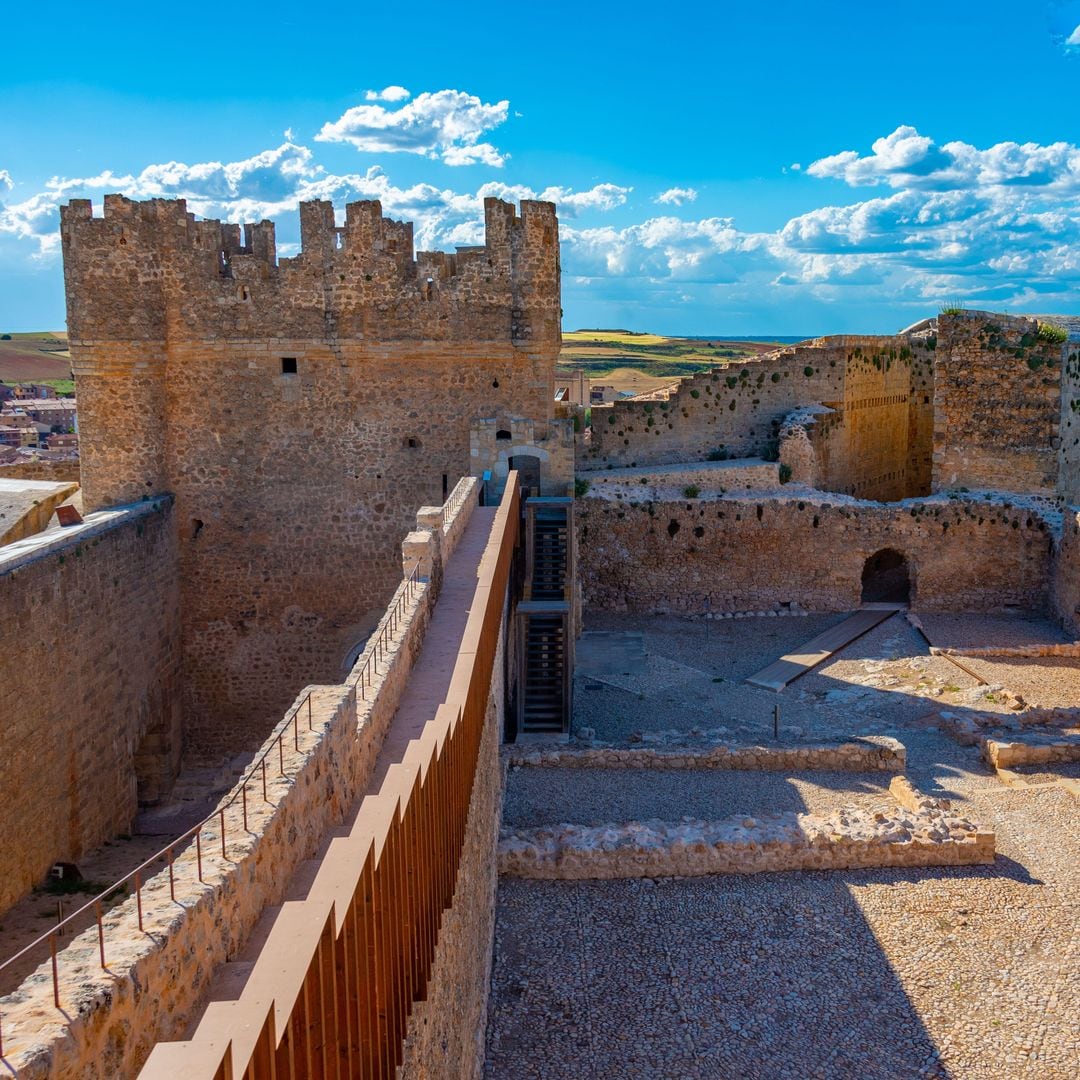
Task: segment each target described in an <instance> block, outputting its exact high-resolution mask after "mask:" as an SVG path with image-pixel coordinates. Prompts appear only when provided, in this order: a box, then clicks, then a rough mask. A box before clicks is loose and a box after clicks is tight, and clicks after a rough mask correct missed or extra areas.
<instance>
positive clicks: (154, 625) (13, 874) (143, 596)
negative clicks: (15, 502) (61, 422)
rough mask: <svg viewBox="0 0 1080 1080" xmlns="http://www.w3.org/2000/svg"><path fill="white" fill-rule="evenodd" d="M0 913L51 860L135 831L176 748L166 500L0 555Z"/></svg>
mask: <svg viewBox="0 0 1080 1080" xmlns="http://www.w3.org/2000/svg"><path fill="white" fill-rule="evenodd" d="M0 596H2V598H3V614H2V618H3V625H4V634H3V637H4V643H5V647H4V648H3V649H0V714H2V715H3V716H4V718H5V719H4V725H3V731H2V734H0V740H2V748H3V752H2V754H0V790H2V791H3V792H4V796H3V827H4V837H5V839H4V844H3V845H2V848H0V911H5V910H7V908H8V907H10V906H11V905H12V904H13V903H15V902H16V901H17V900H18V899H20V897H21V896H23V895H24V894H25V893H26V892H27V891H29V889H30V888H31V887H32V886H33V885H36V884H37V883H38V882H39V881H40V880H41V879H42V878H43V877H44V875H45V874H46V872H47V871H48V869H49V867H50V866H51V865H52V863H53V862H55V861H56V860H58V859H60V860H65V861H71V862H76V863H77V862H78V861H79V859H80V857H81V856H82V855H83V854H84V853H85V852H87V851H90V850H92V849H93V848H95V847H97V846H98V845H99V844H101V843H102V842H103V841H105V840H109V839H112V838H113V837H115V836H116V835H117V834H118V833H124V832H128V831H130V828H131V823H132V820H133V819H134V817H135V813H136V810H137V807H138V803H139V801H140V800H142V801H144V802H153V801H154V800H156V799H157V798H158V797H160V796H161V795H162V794H163V793H164V792H166V791H167V790H168V787H169V785H170V784H171V782H172V779H173V777H174V775H175V770H176V767H177V763H178V760H179V753H180V727H179V721H180V711H179V705H180V687H179V669H180V616H179V609H178V604H179V588H178V583H177V558H176V533H175V523H174V520H173V510H172V505H171V500H169V499H167V498H160V499H155V500H153V501H151V502H147V503H143V504H140V505H137V506H132V507H126V508H120V509H117V510H114V511H109V512H104V513H97V514H89V515H87V517H86V520H85V521H84V523H83V524H82V525H77V526H72V527H70V528H68V529H65V530H63V531H61V532H57V531H52V532H48V533H39V534H37V535H35V536H31V537H29V538H27V539H24V540H21V541H17V542H15V543H13V544H10V545H8V546H7V547H5V548H4V549H3V551H0Z"/></svg>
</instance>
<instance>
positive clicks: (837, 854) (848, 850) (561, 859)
mask: <svg viewBox="0 0 1080 1080" xmlns="http://www.w3.org/2000/svg"><path fill="white" fill-rule="evenodd" d="M927 802H929V803H933V807H930V806H927V807H925V808H923V807H922V805H921V803H920V809H919V810H917V811H912V810H908V809H902V808H894V809H891V810H886V809H882V810H878V811H864V810H855V809H846V810H838V811H835V812H834V813H832V814H829V815H828V816H821V815H816V814H775V815H772V816H769V817H762V818H729V819H727V820H724V821H693V820H690V819H684V820H683V821H681V822H663V821H645V822H631V823H630V824H627V825H600V826H595V827H587V826H582V825H559V826H557V827H555V828H541V829H518V830H504V831H503V834H502V838H501V840H500V842H499V872H500V873H501V874H506V875H508V876H511V877H524V878H547V879H557V880H581V879H588V878H642V877H649V878H655V877H676V876H678V877H695V876H700V875H704V874H759V873H768V872H777V871H785V870H844V869H854V868H857V867H871V866H964V865H971V864H973V863H991V862H993V861H994V834H993V833H992V832H988V831H985V830H983V829H981V828H979V827H978V826H977V825H974V824H973V823H972V822H970V821H968V820H967V819H965V818H962V817H958V816H956V815H954V814H953V813H952V811H951V810H950V809H945V808H940V809H939V808H937V806H938V805H939V804H936V803H934V801H933V800H927ZM945 805H947V804H945Z"/></svg>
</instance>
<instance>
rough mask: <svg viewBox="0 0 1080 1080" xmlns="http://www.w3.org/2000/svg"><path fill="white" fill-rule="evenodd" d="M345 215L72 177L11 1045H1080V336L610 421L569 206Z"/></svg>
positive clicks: (889, 1068) (868, 1056)
mask: <svg viewBox="0 0 1080 1080" xmlns="http://www.w3.org/2000/svg"><path fill="white" fill-rule="evenodd" d="M339 220H342V219H341V218H339V217H338V216H337V215H336V212H335V210H334V208H333V206H332V205H331V204H330V203H328V202H312V203H305V204H302V205H301V207H300V224H301V248H300V251H299V253H298V254H296V255H295V256H293V257H289V258H280V259H279V258H278V257H277V254H276V247H275V233H274V225H273V223H271V222H268V221H264V222H261V223H257V224H252V225H245V226H242V227H241V226H239V225H232V224H223V223H221V222H218V221H200V220H196V218H195V216H194V215H193V214H190V213H188V211H187V209H186V206H185V204H184V202H182V201H168V200H150V201H147V202H133V201H130V200H128V199H126V198H122V197H120V196H107V197H106V199H105V206H104V214H103V216H94V214H93V212H92V210H91V205H90V203H89V202H88V201H85V200H76V201H73V202H72V203H70V204H69V205H68V206H67V207H65V208H63V213H62V243H63V252H64V271H65V279H66V286H67V300H68V326H69V337H70V346H71V354H72V358H73V363H74V368H75V375H76V381H77V389H78V401H79V411H78V416H79V426H80V431H81V436H82V440H81V447H82V451H81V452H82V457H81V493H80V494H79V495H78V496H76V498H81V500H82V503H81V508H82V511H83V513H84V515H85V516H84V517H81V516H80V514H79V512H78V508H77V507H76V506H74V505H71V504H69V505H61V502H62V500H68V499H69V497H70V493H71V488H72V487H74V485H73V484H69V485H61V484H53V485H48V484H44V483H41V482H38V483H37V487H36V488H35V491H34V492H30V493H29V494H28V493H27V491H22V492H20V493H19V497H20V498H22V499H23V501H24V503H25V504H26V505H28V506H32V508H33V515H32V516H33V518H34V522H36V525H35V524H33V523H31V524H26V523H25V522H24V520H23V519H22V518H20V520H19V521H18V522H17V523H16V526H17V527H16V528H13V529H12V530H11V533H10V535H11V536H13V537H17V539H15V540H14V541H13V542H8V543H5V544H3V545H0V617H2V618H3V624H4V626H5V629H6V630H10V631H11V637H12V640H14V641H16V642H17V647H16V648H15V649H13V650H10V651H8V652H5V653H2V654H0V664H2V665H3V666H2V668H0V711H2V712H3V714H4V715H5V716H6V717H7V718H8V722H7V723H6V724H5V725H4V727H3V730H2V732H0V750H2V751H3V753H0V790H3V791H4V793H5V798H4V800H3V802H2V809H0V827H3V828H4V832H3V839H4V843H3V844H2V845H0V915H3V916H4V920H3V922H4V923H5V924H6V926H0V1061H2V1062H3V1063H4V1064H5V1065H6V1066H7V1067H8V1068H9V1069H10V1070H12V1071H13V1072H14V1073H15V1074H16V1075H17V1076H19V1077H20V1078H22V1080H56V1078H58V1077H77V1078H80V1080H114V1078H116V1077H124V1078H126V1077H135V1076H141V1077H143V1078H144V1080H176V1078H178V1077H183V1078H184V1080H226V1078H229V1077H241V1076H243V1077H245V1078H248V1080H275V1078H281V1077H297V1078H300V1077H304V1078H306V1077H312V1078H314V1077H336V1078H339V1080H344V1078H346V1077H358V1078H365V1080H366V1078H377V1080H390V1078H392V1077H399V1076H400V1077H403V1078H410V1080H413V1078H415V1080H420V1078H439V1080H442V1078H447V1080H459V1078H460V1080H479V1078H480V1077H482V1076H484V1077H487V1078H488V1080H516V1078H517V1077H526V1076H527V1077H530V1078H532V1077H543V1078H548V1077H552V1076H568V1077H574V1078H575V1080H576V1078H577V1077H583V1076H617V1075H624V1074H626V1073H627V1070H629V1071H630V1072H632V1073H633V1074H634V1075H642V1076H649V1077H652V1076H657V1077H660V1076H663V1077H668V1076H682V1075H686V1076H710V1077H711V1076H756V1075H762V1076H803V1075H806V1076H811V1075H813V1076H818V1075H820V1076H851V1077H858V1078H859V1080H865V1078H870V1077H879V1076H880V1077H882V1078H883V1080H892V1078H894V1077H899V1076H914V1075H921V1076H928V1077H945V1076H955V1077H956V1078H957V1080H960V1078H962V1077H964V1076H967V1075H971V1076H985V1075H994V1076H997V1075H1003V1076H1004V1075H1008V1076H1009V1077H1012V1076H1014V1075H1015V1076H1018V1077H1025V1078H1026V1077H1027V1076H1029V1075H1030V1076H1032V1077H1035V1076H1037V1077H1038V1078H1039V1080H1043V1077H1059V1076H1060V1077H1062V1078H1064V1077H1066V1076H1069V1077H1071V1076H1072V1075H1073V1072H1074V1071H1075V1070H1074V1069H1071V1070H1070V1064H1071V1063H1072V1061H1073V1059H1074V1058H1075V1053H1074V1050H1075V1019H1074V1018H1075V1015H1076V1011H1075V1009H1072V1008H1071V1007H1070V1002H1069V1001H1068V1000H1067V992H1066V991H1067V990H1068V988H1069V986H1071V982H1070V981H1069V980H1073V975H1074V973H1075V972H1074V969H1072V970H1071V969H1069V967H1068V963H1069V956H1070V955H1071V954H1070V953H1069V949H1070V947H1071V945H1072V941H1071V938H1070V936H1069V935H1070V933H1071V929H1072V928H1071V926H1070V925H1068V920H1067V919H1065V918H1064V916H1063V915H1062V914H1061V912H1063V911H1064V910H1065V908H1064V907H1062V903H1063V901H1062V899H1061V898H1063V897H1066V896H1072V895H1075V893H1076V890H1077V889H1078V888H1080V879H1078V878H1077V873H1078V870H1077V868H1078V867H1080V848H1078V847H1077V841H1076V836H1077V835H1078V834H1077V833H1076V830H1075V829H1071V828H1070V827H1069V826H1068V821H1069V820H1073V815H1074V814H1075V805H1074V801H1073V800H1075V797H1076V795H1077V793H1078V792H1080V788H1078V787H1077V782H1076V780H1075V779H1072V778H1071V775H1070V774H1069V773H1068V770H1070V769H1075V767H1076V765H1077V763H1078V762H1080V641H1077V640H1075V638H1076V637H1077V636H1078V635H1080V319H1072V318H1069V317H1060V316H1055V317H1046V316H1043V317H1038V316H1031V317H1021V316H1011V315H1000V314H995V313H990V312H984V311H965V310H957V309H953V310H946V311H943V312H941V313H940V315H939V316H938V317H937V318H932V319H926V320H923V321H922V322H920V323H917V324H916V325H914V326H911V327H909V328H907V329H906V330H903V331H900V332H899V333H897V334H891V335H887V336H871V335H841V336H830V337H820V338H815V339H811V340H807V341H804V342H801V343H799V344H797V345H792V346H789V347H781V348H777V349H775V350H773V351H771V352H768V353H764V354H763V355H760V356H758V357H756V358H753V359H750V358H747V359H745V360H741V359H737V360H735V361H734V362H732V363H729V364H725V365H722V366H717V367H715V368H713V369H711V370H708V371H703V372H701V373H699V374H695V375H693V376H691V377H688V378H686V379H682V380H680V381H679V382H678V383H676V384H673V385H671V386H668V387H664V388H662V389H660V390H657V391H654V392H651V393H647V394H641V395H638V396H635V397H630V398H627V399H624V400H618V401H615V402H614V403H612V404H607V405H603V404H597V405H596V406H594V407H593V408H592V409H591V413H589V412H587V410H586V409H585V408H584V407H583V406H581V407H577V406H570V405H568V404H567V403H565V401H564V400H563V398H564V396H565V395H564V394H563V393H561V392H560V388H559V387H558V385H557V381H556V380H557V371H556V364H557V361H558V358H559V350H560V340H561V330H560V326H561V309H560V268H559V241H558V222H557V219H556V215H555V208H554V206H553V205H551V204H549V203H543V202H529V201H526V202H523V203H522V204H521V205H520V208H517V209H515V207H514V206H512V205H510V204H508V203H505V202H501V201H499V200H497V199H488V200H486V201H485V204H484V223H485V243H484V245H483V246H476V247H466V248H459V249H458V250H457V251H456V252H455V253H452V254H450V253H439V252H414V250H413V232H412V226H411V225H408V224H405V223H402V222H397V221H392V220H389V219H386V218H384V217H383V215H382V212H381V208H380V206H379V204H378V203H377V202H357V203H352V204H350V205H348V206H347V207H346V208H345V210H344V218H343V224H338V222H339ZM47 478H48V477H45V478H43V479H47ZM53 478H54V479H58V477H53ZM5 483H7V484H8V485H9V487H8V488H4V490H5V491H7V490H11V489H12V488H11V485H14V484H15V483H16V482H15V481H14V480H9V481H5ZM2 486H3V485H0V487H2ZM46 489H48V491H49V492H50V493H51V494H49V496H48V498H49V499H50V500H52V501H50V502H48V504H47V506H43V505H42V504H41V502H40V501H39V500H40V498H43V497H44V496H41V495H40V491H44V490H46ZM35 492H38V494H35ZM54 504H55V505H58V506H59V507H60V510H61V511H64V515H63V519H62V524H61V519H58V522H57V524H56V525H49V527H47V528H44V529H43V530H41V531H37V530H39V529H40V528H41V525H42V524H43V523H44V522H45V521H48V520H49V514H50V513H51V511H52V507H53V505H54ZM5 505H6V506H8V507H10V506H11V505H14V504H13V503H8V504H5ZM4 512H5V511H4V507H0V516H2V515H3V514H4ZM27 520H29V516H28V517H27ZM736 620H738V621H736ZM909 768H910V770H911V778H909V777H908V776H907V775H905V774H906V771H907V770H908V769H909ZM1036 768H1037V769H1039V770H1045V771H1040V772H1038V773H1031V772H1028V773H1023V772H1020V771H1015V770H1022V769H1029V770H1030V769H1036ZM28 778H29V779H28ZM913 779H914V780H916V781H917V782H918V783H919V784H920V785H921V786H923V787H925V788H926V789H927V790H919V788H916V786H915V784H914V783H913ZM1029 781H1030V783H1029ZM954 800H955V801H954ZM129 845H130V846H129ZM74 863H78V864H79V866H74V865H72V864H74ZM80 867H81V869H82V871H84V880H81V881H80V880H79V877H78V875H79V872H80ZM958 868H962V872H958ZM808 870H809V871H813V872H814V873H812V874H810V875H807V876H800V875H801V874H802V872H803V871H808ZM832 870H841V871H845V876H844V877H843V878H838V877H836V876H835V875H830V874H828V873H825V871H832ZM775 871H786V873H785V874H783V875H780V876H779V877H777V875H776V874H775V873H774V872H775ZM541 879H543V880H541ZM732 882H737V884H732ZM106 883H108V885H107V886H106ZM70 887H74V888H75V889H76V891H78V890H79V889H80V888H81V889H82V890H83V892H84V895H80V896H78V897H77V898H75V899H73V900H69V899H68V897H69V893H70ZM1048 897H1049V899H1048ZM65 903H68V905H69V906H68V907H66V908H65V907H64V904H65ZM1065 907H1067V904H1066V905H1065ZM27 926H29V927H30V929H29V930H28V929H27ZM969 927H970V929H968V928H969ZM1010 972H1016V973H1019V975H1018V977H1017V978H1016V979H1015V980H1013V979H1011V977H1009V976H1010ZM1073 981H1075V980H1073ZM943 987H949V990H948V993H944V992H943V991H942V988H943ZM991 990H992V992H989V991H991ZM1070 1025H1071V1026H1070ZM1006 1038H1007V1039H1008V1040H1009V1045H1010V1046H1012V1047H1014V1048H1015V1047H1017V1046H1021V1047H1023V1048H1024V1053H1025V1055H1027V1054H1028V1049H1027V1047H1028V1046H1029V1045H1030V1047H1031V1050H1030V1061H1029V1062H1028V1063H1029V1064H1032V1065H1033V1066H1034V1071H1027V1072H1025V1071H1023V1070H1019V1071H1017V1070H1014V1071H1012V1072H1008V1073H1003V1072H1001V1068H1000V1066H1001V1062H1002V1061H1003V1060H1004V1061H1005V1062H1006V1063H1007V1065H1008V1067H1009V1068H1010V1069H1012V1067H1013V1065H1015V1064H1017V1062H1018V1060H1019V1058H1018V1057H1017V1056H1012V1057H1010V1056H1008V1055H1005V1056H1004V1057H1003V1056H1002V1053H1001V1048H1000V1045H999V1044H1000V1043H1001V1042H1002V1041H1003V1040H1005V1039H1006ZM1070 1039H1071V1040H1072V1041H1071V1042H1070V1041H1069V1040H1070ZM1070 1054H1072V1057H1070V1056H1069V1055H1070ZM942 1063H944V1065H942V1070H939V1069H938V1065H939V1064H942ZM945 1065H947V1066H948V1070H949V1071H943V1070H944V1068H945ZM969 1066H970V1067H969ZM965 1070H966V1071H965Z"/></svg>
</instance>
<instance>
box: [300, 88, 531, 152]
mask: <svg viewBox="0 0 1080 1080" xmlns="http://www.w3.org/2000/svg"><path fill="white" fill-rule="evenodd" d="M398 89H401V88H400V87H387V90H398ZM386 92H387V91H386V90H384V91H383V92H382V93H383V94H385V93H386ZM387 100H396V99H387ZM509 107H510V102H509V101H499V102H496V103H495V104H490V103H484V102H482V101H481V100H480V99H479V98H478V97H476V96H475V95H473V94H466V93H464V92H462V91H461V90H439V91H436V92H435V93H433V94H431V93H424V94H420V95H419V96H418V97H416V98H415V99H414V100H412V101H410V102H409V103H408V104H407V105H403V106H402V107H401V108H398V109H387V108H384V107H383V106H382V105H354V106H353V107H352V108H351V109H346V110H345V112H344V113H343V114H342V115H341V116H340V117H339V118H338V119H337V120H335V121H333V122H328V123H326V124H323V126H322V128H321V129H320V131H319V133H318V134H317V135H316V136H315V140H316V141H317V142H345V143H350V144H351V145H352V146H354V147H356V149H357V150H362V151H365V152H367V153H383V154H392V153H409V154H423V155H425V156H427V157H430V158H436V159H437V158H441V159H442V161H443V162H444V163H445V164H447V165H475V164H483V165H491V166H494V167H495V168H498V167H500V166H501V165H502V164H503V163H504V162H505V160H506V155H504V154H502V153H500V151H499V150H497V149H496V148H495V147H494V146H493V145H492V144H491V143H489V142H481V141H480V137H481V136H482V135H484V134H485V133H486V132H488V131H491V130H492V129H494V128H496V127H498V126H499V125H500V124H501V123H503V121H505V120H506V116H507V112H508V110H509Z"/></svg>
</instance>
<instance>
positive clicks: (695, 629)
mask: <svg viewBox="0 0 1080 1080" xmlns="http://www.w3.org/2000/svg"><path fill="white" fill-rule="evenodd" d="M841 618H843V616H842V615H828V616H807V617H805V618H791V617H786V618H773V619H770V618H752V619H738V620H735V619H725V620H721V621H718V622H717V621H713V622H706V621H703V620H691V619H680V618H676V617H673V616H654V617H651V618H648V619H643V618H640V617H637V616H623V615H607V616H601V617H597V618H592V619H590V620H589V623H588V626H587V628H586V629H598V630H607V631H618V630H623V631H638V632H641V633H642V634H643V636H644V644H645V651H646V653H647V658H646V663H645V668H644V670H641V671H636V672H631V673H630V674H629V675H623V674H622V673H619V674H616V675H614V676H612V675H610V674H609V675H607V676H605V679H606V681H605V682H598V681H596V680H594V679H591V678H589V677H587V676H586V675H584V674H582V673H580V672H579V673H578V674H577V676H576V677H575V701H574V726H575V729H576V728H580V727H591V728H593V729H594V730H595V732H596V736H597V738H599V739H603V740H611V741H619V740H625V739H627V738H628V737H629V736H630V735H631V734H633V733H635V732H646V731H659V730H665V729H676V730H690V729H692V728H695V727H697V728H703V729H708V728H717V727H724V728H727V729H728V731H730V733H731V736H732V739H733V740H738V741H746V740H749V741H760V740H767V739H771V737H772V725H773V708H774V707H775V706H776V705H779V706H780V722H781V729H782V735H783V737H784V738H801V737H806V738H845V737H847V736H850V735H896V736H898V737H899V734H900V733H901V732H902V731H904V730H905V729H906V728H907V727H908V726H909V725H910V724H912V723H913V722H915V721H917V720H919V719H921V718H922V717H925V716H926V715H927V714H929V713H930V712H932V711H934V710H937V709H940V708H947V709H949V710H951V711H953V712H957V713H961V714H962V713H963V712H964V710H965V709H977V710H979V711H986V710H989V711H1002V712H1004V711H1006V710H1005V708H1004V705H1003V704H1001V703H997V702H995V701H993V700H988V699H987V697H986V695H987V693H988V691H987V690H986V688H984V687H980V686H979V684H978V683H977V681H976V680H975V679H973V678H971V677H970V676H969V675H966V674H965V673H964V672H962V671H960V669H959V668H957V667H956V666H955V665H953V664H951V663H950V662H949V661H948V660H945V659H944V658H943V657H939V656H931V655H930V652H929V648H928V646H927V644H926V642H925V640H924V639H923V637H922V635H920V634H919V633H918V632H917V631H916V630H914V629H913V628H912V627H911V626H910V625H909V624H908V623H907V621H906V620H904V619H903V618H902V617H900V616H894V617H892V618H890V619H887V620H886V621H885V622H883V623H881V624H880V625H879V626H877V627H876V628H875V629H873V630H871V631H870V632H869V633H868V634H865V635H863V637H861V638H858V639H857V640H856V641H854V642H852V643H851V644H850V645H849V646H848V647H847V648H846V649H843V650H841V651H840V652H839V653H837V654H835V655H834V656H832V657H831V658H830V659H829V660H828V661H826V662H825V663H824V664H822V665H821V666H820V667H818V668H816V669H815V670H813V671H811V672H809V673H808V674H806V675H804V676H802V678H800V679H798V680H797V681H796V682H794V683H792V684H791V685H790V686H789V687H788V688H787V689H786V690H785V691H784V692H783V693H780V694H776V693H773V692H772V691H771V690H764V689H762V688H760V687H757V686H750V685H748V684H747V683H745V682H743V681H742V680H743V679H745V678H746V676H748V675H751V674H753V673H754V672H755V671H758V670H760V669H761V668H762V667H763V666H765V664H767V663H769V662H770V661H772V660H775V659H777V658H778V657H780V656H781V655H783V654H784V653H786V652H789V651H791V650H793V649H795V648H797V647H798V646H800V645H802V644H804V643H805V642H806V641H808V640H809V639H810V638H811V637H813V636H815V635H816V634H819V633H821V631H822V630H824V629H826V628H827V627H828V626H831V625H833V624H834V623H836V622H837V621H838V620H839V619H841ZM613 684H614V685H613Z"/></svg>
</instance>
